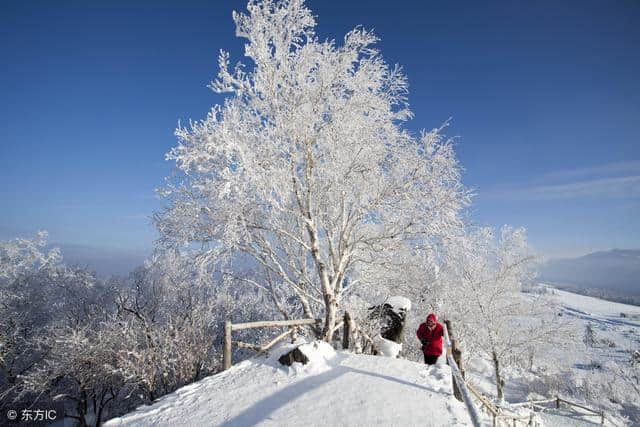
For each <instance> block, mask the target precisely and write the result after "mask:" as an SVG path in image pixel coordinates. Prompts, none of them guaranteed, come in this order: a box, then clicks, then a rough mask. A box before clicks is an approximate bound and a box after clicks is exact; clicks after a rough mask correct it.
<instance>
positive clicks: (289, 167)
mask: <svg viewBox="0 0 640 427" xmlns="http://www.w3.org/2000/svg"><path fill="white" fill-rule="evenodd" d="M247 9H248V14H242V13H234V15H233V18H234V21H235V24H236V33H237V35H238V36H240V37H242V38H244V39H246V45H245V56H247V57H248V58H249V60H250V61H251V64H250V65H249V66H244V65H242V64H238V65H236V66H235V67H234V68H233V69H230V67H229V63H230V55H229V54H228V53H226V52H221V53H220V56H219V66H220V71H219V73H218V77H217V79H216V80H215V81H214V82H213V83H212V85H211V88H212V89H213V90H214V91H215V92H217V93H226V94H229V95H228V96H227V98H226V100H225V102H224V104H223V105H216V106H214V107H213V109H212V110H211V112H210V113H209V114H208V115H207V117H206V118H205V119H204V120H202V121H199V122H195V123H191V125H190V127H189V128H184V127H179V128H178V129H177V131H176V134H177V137H178V138H179V144H178V146H177V147H175V148H173V149H172V150H171V152H170V153H169V154H168V155H167V159H170V160H175V161H176V164H177V167H178V169H179V170H178V173H177V174H176V175H175V176H174V177H173V178H172V179H171V180H169V181H168V182H167V185H166V186H165V187H164V188H163V189H161V190H160V193H161V194H162V195H163V196H164V197H166V199H167V201H168V205H167V208H166V209H165V210H164V211H163V212H161V213H158V214H157V215H156V216H155V223H156V225H157V228H158V230H159V232H160V234H161V244H162V245H163V246H165V247H172V246H175V247H178V246H183V245H185V244H192V246H195V245H198V247H199V248H200V247H201V248H202V250H201V251H200V258H199V259H200V261H201V262H202V263H203V264H209V265H211V264H215V265H216V266H217V270H218V271H221V272H223V274H224V275H225V278H229V277H231V278H234V279H235V280H236V281H237V282H242V283H246V284H251V285H252V286H254V287H255V288H257V289H259V290H261V292H263V293H264V295H266V296H267V297H268V298H269V300H270V302H271V303H272V304H273V305H274V306H275V307H277V309H278V310H279V312H280V314H281V315H282V316H283V317H285V318H286V317H293V316H297V315H300V314H301V315H304V316H305V317H309V318H312V317H319V316H324V326H323V328H322V330H321V331H320V330H318V331H317V332H318V335H320V336H322V337H323V338H324V339H325V340H327V341H330V340H331V338H332V336H333V332H334V327H335V324H336V319H337V313H338V309H339V307H340V306H341V304H342V301H343V298H344V297H345V295H346V293H348V292H349V291H350V290H353V289H355V288H356V287H366V286H370V285H392V284H393V279H394V278H395V277H397V274H396V273H397V271H399V270H401V269H402V266H403V265H405V264H408V263H410V262H411V259H409V258H419V257H421V256H423V254H424V252H425V251H428V250H430V248H432V247H433V246H434V245H437V244H439V243H440V242H441V241H442V239H444V238H446V237H447V236H448V234H450V232H451V231H450V230H451V229H452V228H454V227H457V226H459V219H458V212H459V210H460V209H461V208H463V207H464V206H465V205H466V204H467V202H468V194H467V193H466V191H465V189H464V188H463V186H462V185H461V182H460V170H459V166H458V164H457V161H456V158H455V156H454V151H453V147H452V144H451V141H450V140H449V139H446V138H445V137H443V136H442V129H441V128H438V129H434V130H432V131H429V132H423V133H422V134H421V135H420V136H419V137H417V138H416V137H414V136H412V135H411V134H409V133H408V132H406V131H404V130H403V129H402V127H401V124H402V123H403V122H404V121H406V120H407V119H409V118H410V117H411V116H412V113H411V112H410V110H409V108H408V105H407V79H406V77H405V76H404V75H403V73H402V71H401V69H400V68H399V67H398V66H395V67H390V66H389V65H387V64H386V63H385V61H384V60H383V59H382V56H381V55H380V52H379V51H378V50H377V49H376V48H375V42H376V41H377V38H376V36H375V35H374V34H373V33H371V32H370V31H367V30H364V29H362V28H356V29H354V30H352V31H350V32H349V33H348V34H347V35H346V36H345V37H344V42H343V43H342V44H341V45H339V44H337V43H336V42H334V41H322V40H319V39H318V37H317V36H316V34H315V26H316V22H315V19H314V17H313V15H312V14H311V12H310V10H309V9H307V8H306V7H305V5H304V2H303V1H302V0H282V1H273V0H264V1H250V2H249V4H248V6H247ZM194 244H195V245H194ZM400 254H402V256H400ZM407 257H409V258H407ZM238 259H241V260H243V262H244V266H245V267H247V266H250V267H251V268H252V269H253V273H252V274H251V275H247V274H242V275H239V274H238V273H237V261H238ZM234 262H235V263H236V265H233V264H234ZM245 271H246V269H245ZM296 310H297V311H296Z"/></svg>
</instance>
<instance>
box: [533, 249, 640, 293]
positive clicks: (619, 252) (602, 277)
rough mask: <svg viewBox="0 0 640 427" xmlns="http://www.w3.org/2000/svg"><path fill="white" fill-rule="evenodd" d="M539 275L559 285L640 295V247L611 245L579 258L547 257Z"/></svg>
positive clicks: (544, 279) (542, 278)
mask: <svg viewBox="0 0 640 427" xmlns="http://www.w3.org/2000/svg"><path fill="white" fill-rule="evenodd" d="M539 278H540V279H541V280H543V281H547V282H552V283H555V284H558V285H569V286H571V287H575V288H582V289H590V290H599V291H602V292H603V293H607V294H610V295H617V296H636V297H637V296H640V249H613V250H611V251H605V252H594V253H592V254H588V255H585V256H582V257H579V258H572V259H557V260H550V261H548V262H547V263H545V264H544V265H542V267H541V269H540V274H539Z"/></svg>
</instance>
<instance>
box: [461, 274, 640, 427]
mask: <svg viewBox="0 0 640 427" xmlns="http://www.w3.org/2000/svg"><path fill="white" fill-rule="evenodd" d="M543 286H545V287H546V288H547V294H546V295H547V296H548V297H549V298H550V299H551V302H553V303H555V304H556V305H557V314H558V316H561V318H562V319H564V320H565V321H566V327H567V329H568V338H567V339H566V342H565V344H564V345H563V346H555V347H550V348H544V349H541V351H539V352H538V353H536V355H535V359H534V364H533V369H532V370H528V369H515V368H514V369H509V370H507V371H506V372H505V377H506V378H507V381H506V388H505V398H506V401H507V403H506V405H507V407H508V406H509V402H511V403H516V402H523V401H526V400H528V399H530V398H532V399H544V398H552V397H555V395H556V393H559V394H560V395H561V396H563V397H565V398H568V399H569V400H572V401H575V402H577V403H582V404H585V405H586V406H588V407H590V408H592V409H595V410H601V409H603V410H604V411H605V414H607V416H608V417H609V418H613V419H614V420H615V422H616V423H617V425H640V402H638V401H637V397H634V394H633V393H632V391H630V390H627V389H624V388H622V387H623V384H622V383H620V382H619V378H614V377H615V375H614V372H613V371H612V370H611V369H610V368H611V367H612V366H613V365H612V364H614V363H615V364H620V365H625V366H626V365H628V363H629V359H630V355H631V354H632V353H633V350H635V349H640V307H637V306H631V305H626V304H621V303H616V302H611V301H605V300H601V299H598V298H593V297H588V296H583V295H578V294H574V293H571V292H566V291H562V290H559V289H556V288H553V287H551V286H548V285H543ZM531 297H532V296H531V295H526V294H523V298H531ZM588 325H590V327H591V328H592V329H593V331H594V344H593V345H589V344H588V343H586V342H585V339H584V337H585V330H586V328H587V326H588ZM594 366H601V368H594ZM467 374H468V376H469V377H470V380H471V383H472V384H473V385H474V386H475V387H476V388H477V389H480V390H481V391H482V392H483V393H486V394H489V395H493V394H495V384H494V378H493V375H494V370H493V367H492V365H491V363H490V362H488V361H486V360H478V359H474V360H472V361H470V363H469V366H467ZM614 380H615V381H616V382H614ZM585 383H586V384H590V385H591V387H592V389H591V390H589V389H587V388H585V386H584V384H585ZM608 383H609V384H611V388H610V389H607V388H606V386H607V384H608ZM570 392H572V393H574V394H573V395H570V394H568V393H570ZM587 393H591V396H590V395H588V394H587ZM635 396H637V394H636V395H635ZM610 399H614V400H616V401H617V402H618V403H615V402H611V401H610ZM577 412H583V415H579V414H578V413H577ZM541 418H542V420H543V422H544V423H545V425H547V426H558V427H562V426H574V425H591V424H600V418H599V417H597V416H593V415H586V413H585V412H584V411H573V410H568V409H567V408H561V410H556V409H555V408H549V409H548V410H545V411H544V413H542V414H541ZM625 418H627V419H626V420H625ZM607 425H611V424H610V423H609V422H607Z"/></svg>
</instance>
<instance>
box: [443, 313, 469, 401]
mask: <svg viewBox="0 0 640 427" xmlns="http://www.w3.org/2000/svg"><path fill="white" fill-rule="evenodd" d="M444 323H445V325H447V331H448V333H449V342H450V343H451V346H450V347H449V348H447V353H448V354H450V355H451V356H452V357H453V360H454V361H455V362H456V364H457V365H458V369H459V370H460V375H461V376H462V378H464V369H462V363H461V362H462V352H461V351H460V350H458V346H457V344H456V340H455V338H454V335H453V330H452V329H451V321H450V320H448V319H447V320H445V321H444ZM447 363H448V361H447ZM452 383H453V396H454V397H455V398H456V399H458V400H459V401H460V402H462V393H461V392H460V389H459V388H458V384H457V383H456V382H455V381H452Z"/></svg>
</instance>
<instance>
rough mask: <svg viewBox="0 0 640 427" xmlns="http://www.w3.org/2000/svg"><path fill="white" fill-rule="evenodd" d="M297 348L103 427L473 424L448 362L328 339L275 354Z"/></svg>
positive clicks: (245, 365)
mask: <svg viewBox="0 0 640 427" xmlns="http://www.w3.org/2000/svg"><path fill="white" fill-rule="evenodd" d="M293 347H294V345H292V344H285V345H282V346H280V347H278V348H277V349H276V350H273V351H272V352H271V354H269V355H267V356H256V357H254V358H253V359H250V360H246V361H244V362H241V363H239V364H237V365H235V366H233V367H232V368H231V369H229V370H227V371H225V372H222V373H219V374H217V375H214V376H211V377H208V378H205V379H204V380H202V381H199V382H197V383H194V384H191V385H188V386H186V387H183V388H181V389H179V390H177V391H175V392H174V393H172V394H169V395H167V396H164V397H162V398H161V399H159V400H157V401H156V402H155V403H154V404H153V405H151V406H146V407H141V408H138V409H137V410H136V411H135V412H133V413H130V414H128V415H125V416H123V417H121V418H115V419H112V420H110V421H108V422H107V423H106V424H105V426H108V427H119V426H136V427H138V426H139V427H145V426H189V427H197V426H227V427H231V426H254V425H260V426H301V425H304V426H334V425H340V426H375V425H384V426H425V425H429V426H456V425H470V420H469V416H468V414H467V412H466V408H465V407H464V404H463V403H461V402H458V401H457V400H456V399H455V398H454V397H453V395H452V384H451V371H450V369H449V367H448V366H447V365H444V364H436V365H433V366H431V367H429V366H426V365H423V364H419V363H415V362H411V361H408V360H403V359H391V358H387V357H379V356H368V355H361V354H353V353H350V352H345V351H335V350H333V348H331V347H330V346H329V345H328V344H326V343H324V342H313V343H308V344H304V345H302V346H301V347H300V350H301V351H302V352H303V353H304V354H305V355H306V356H307V357H308V358H309V362H308V363H307V364H306V365H302V364H300V363H294V364H293V366H292V367H284V366H282V365H280V364H279V363H278V361H277V359H278V357H279V356H280V355H281V354H283V353H284V352H286V351H289V350H290V349H291V348H293Z"/></svg>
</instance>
